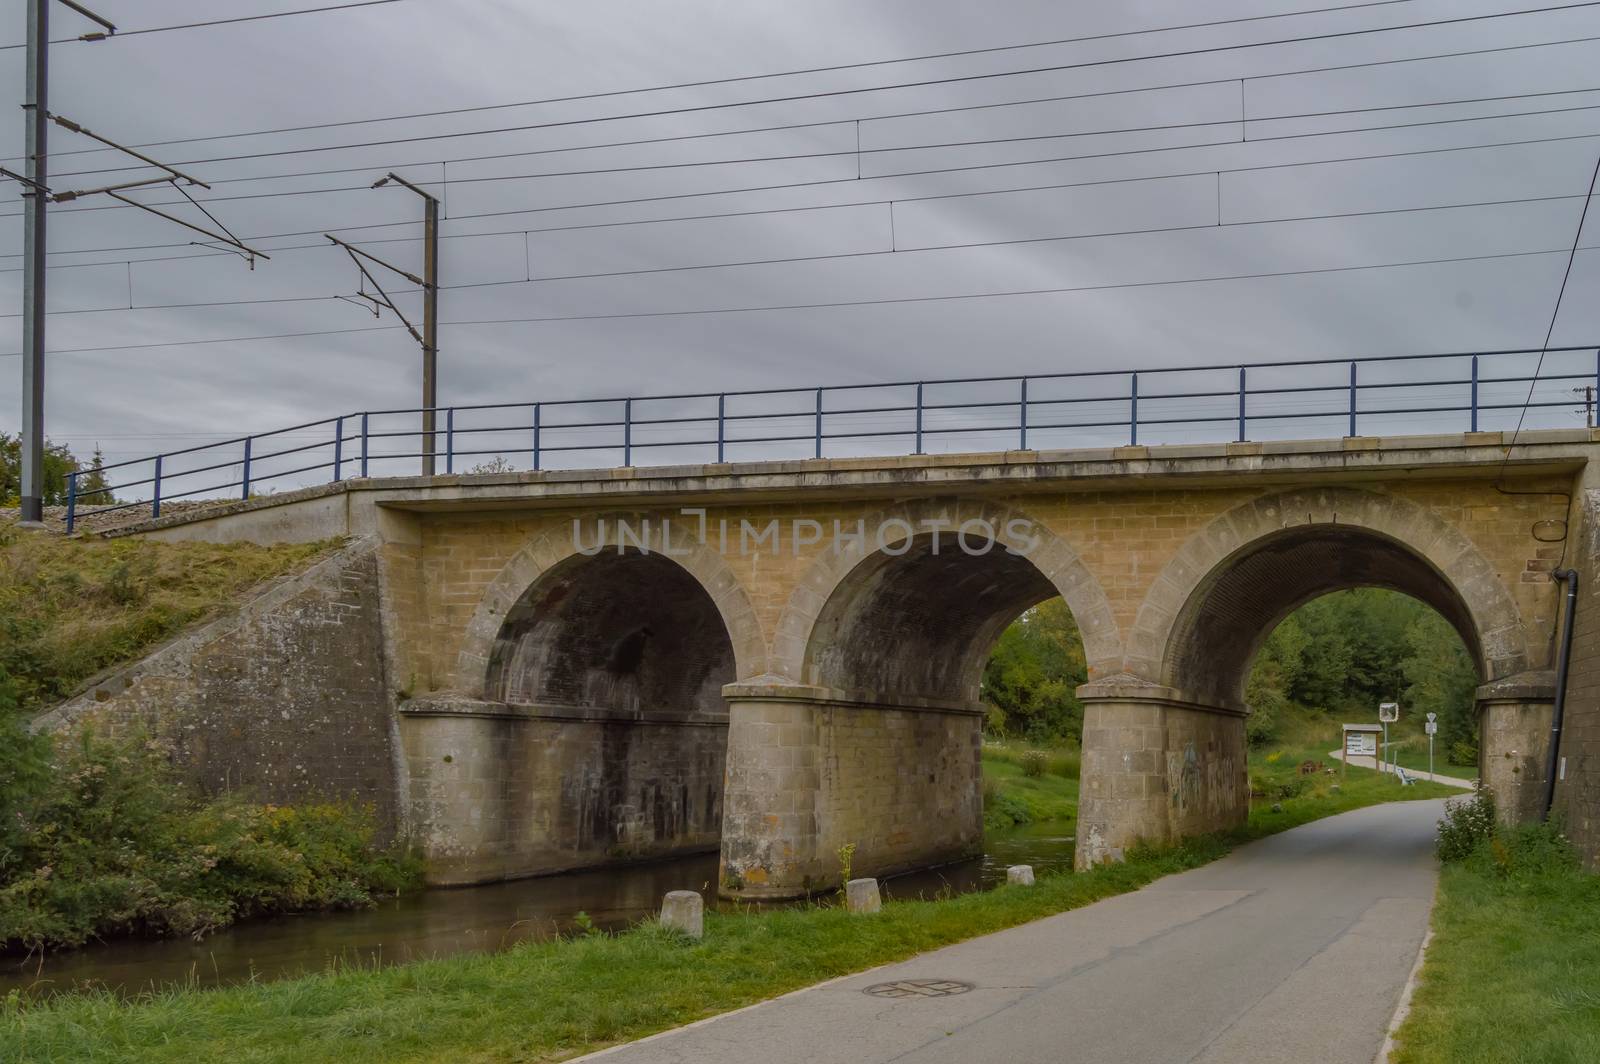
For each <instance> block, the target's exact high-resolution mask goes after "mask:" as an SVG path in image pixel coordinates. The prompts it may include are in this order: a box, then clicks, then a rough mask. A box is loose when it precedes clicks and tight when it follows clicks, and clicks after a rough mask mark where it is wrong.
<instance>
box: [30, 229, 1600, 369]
mask: <svg viewBox="0 0 1600 1064" xmlns="http://www.w3.org/2000/svg"><path fill="white" fill-rule="evenodd" d="M1569 250H1570V249H1569V248H1566V247H1559V248H1549V249H1546V250H1542V251H1509V252H1495V253H1489V254H1482V255H1457V256H1451V257H1448V258H1434V259H1410V260H1405V261H1400V262H1375V263H1365V264H1360V265H1354V266H1320V267H1312V268H1307V269H1299V270H1272V271H1263V272H1256V273H1236V274H1224V275H1217V276H1210V277H1176V278H1168V279H1166V280H1160V281H1117V282H1110V283H1105V284H1092V285H1074V286H1068V287H1061V288H1023V289H1010V290H1006V291H999V292H959V293H950V294H946V295H934V296H894V297H888V298H881V299H850V300H832V301H829V302H820V303H783V304H769V305H765V306H754V307H704V308H697V309H689V310H649V311H624V312H619V313H610V314H556V315H546V316H539V317H528V318H479V319H468V320H460V321H447V322H441V323H440V324H441V325H445V326H451V327H454V326H469V325H529V324H538V323H544V322H570V321H615V320H620V319H629V318H681V317H694V316H701V315H711V314H765V313H773V312H778V311H790V310H827V309H834V308H842V307H873V306H889V305H892V304H916V303H945V302H955V301H960V300H977V299H1010V298H1020V297H1027V296H1043V295H1063V294H1069V293H1074V292H1100V291H1108V290H1112V289H1134V288H1159V287H1169V286H1174V285H1185V284H1217V283H1224V282H1232V281H1255V280H1266V279H1271V278H1278V277H1307V276H1315V275H1323V274H1336V273H1355V272H1359V271H1363V270H1391V269H1403V268H1409V267H1416V266H1437V265H1446V264H1453V263H1465V262H1489V261H1496V260H1505V259H1526V258H1535V257H1538V256H1541V255H1564V254H1568V253H1569ZM1578 250H1579V251H1593V250H1600V245H1594V246H1582V247H1579V248H1578ZM381 328H382V327H373V326H369V327H368V328H367V329H364V330H350V331H357V332H360V331H369V332H375V331H379V330H380V329H381ZM389 328H391V329H399V328H400V326H398V325H396V326H390V327H389ZM334 331H344V330H334ZM285 335H308V336H309V335H323V334H317V333H303V334H285ZM278 338H279V337H278V336H265V337H236V338H231V339H221V340H182V341H176V342H175V343H174V344H172V345H165V344H163V345H161V346H177V345H178V344H186V345H200V344H209V343H236V342H240V341H243V340H251V339H278ZM141 346H143V345H123V346H119V347H102V348H93V349H88V348H85V349H83V350H96V351H117V350H125V349H134V348H136V347H141ZM54 353H56V352H47V354H54ZM19 357H21V352H20V351H5V352H0V358H19Z"/></svg>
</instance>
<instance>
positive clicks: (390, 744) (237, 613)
mask: <svg viewBox="0 0 1600 1064" xmlns="http://www.w3.org/2000/svg"><path fill="white" fill-rule="evenodd" d="M377 547H378V544H377V541H376V540H374V539H363V540H360V541H358V542H355V543H352V544H350V545H348V546H346V547H344V548H343V549H341V550H339V551H338V552H336V553H335V554H333V555H332V556H330V557H327V558H323V559H322V560H320V561H318V562H315V563H313V564H312V565H311V566H310V568H308V569H306V570H305V571H303V572H301V573H298V574H296V575H293V576H289V577H284V578H282V579H280V580H278V581H276V582H274V583H272V584H270V585H269V586H268V587H266V588H265V589H263V590H260V591H258V592H256V593H254V594H253V596H252V597H251V598H250V599H249V600H247V601H246V602H244V603H242V604H240V605H239V606H238V607H237V608H236V609H235V610H234V611H233V612H231V613H229V614H227V615H226V616H223V617H221V618H219V619H217V620H215V621H212V622H210V623H208V624H205V625H203V626H202V627H200V628H198V629H195V630H194V631H191V632H188V633H186V634H184V635H182V636H180V637H178V638H177V639H175V640H173V641H172V642H170V643H168V644H167V645H165V646H163V647H161V648H160V649H158V650H156V651H154V652H152V653H151V654H150V655H148V656H147V657H145V658H144V659H143V660H142V661H140V662H138V663H136V664H134V665H132V666H130V667H128V668H125V669H122V670H119V671H116V672H113V673H111V674H109V675H107V676H104V677H102V678H101V679H100V680H99V681H98V682H97V683H95V684H94V685H92V686H91V687H90V688H89V689H88V690H87V691H85V692H84V693H83V694H81V695H79V696H78V697H76V698H74V699H71V700H70V701H68V702H66V703H63V704H62V705H61V706H59V707H57V708H56V709H54V710H52V711H51V712H49V713H47V714H45V715H43V716H42V717H40V718H38V720H37V721H36V723H35V727H39V728H44V729H47V730H58V729H64V728H69V727H73V726H92V727H93V728H95V729H96V730H97V731H99V732H100V733H101V734H106V735H112V736H126V735H131V734H135V733H139V734H146V735H149V736H151V737H153V738H155V739H157V740H159V741H160V742H162V743H163V744H165V745H167V746H168V747H170V748H171V749H172V751H173V758H174V761H175V763H176V764H177V766H178V768H179V770H180V773H181V775H182V776H183V777H184V778H185V779H186V780H187V781H188V782H190V783H192V784H194V785H197V786H198V787H199V788H200V789H201V790H202V791H204V792H206V793H209V794H221V793H224V792H238V793H242V794H246V795H249V796H251V797H252V798H255V799H258V800H261V801H268V802H295V801H306V800H315V799H319V798H326V799H341V800H350V801H355V802H358V803H361V804H366V805H370V806H371V807H372V809H373V811H374V813H375V815H376V818H377V821H378V824H379V827H380V830H381V831H382V832H383V834H384V835H385V837H393V835H394V834H395V832H396V830H397V829H398V827H399V817H398V808H397V805H398V803H397V801H396V798H397V793H398V792H397V786H396V784H397V780H396V774H395V749H394V714H393V711H392V704H391V701H390V698H389V692H388V684H387V682H386V677H385V675H384V639H383V629H382V625H381V623H380V618H379V609H378V601H379V597H378V566H377V553H376V552H377Z"/></svg>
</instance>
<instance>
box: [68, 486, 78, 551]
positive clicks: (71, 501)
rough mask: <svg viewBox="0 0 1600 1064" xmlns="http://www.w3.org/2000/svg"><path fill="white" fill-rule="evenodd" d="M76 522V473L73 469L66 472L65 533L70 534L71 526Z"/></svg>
mask: <svg viewBox="0 0 1600 1064" xmlns="http://www.w3.org/2000/svg"><path fill="white" fill-rule="evenodd" d="M77 523H78V474H77V471H76V470H74V471H73V472H71V473H68V474H67V534H68V535H69V536H70V535H71V534H72V526H73V525H75V524H77Z"/></svg>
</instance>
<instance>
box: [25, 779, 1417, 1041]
mask: <svg viewBox="0 0 1600 1064" xmlns="http://www.w3.org/2000/svg"><path fill="white" fill-rule="evenodd" d="M1289 760H1290V757H1288V756H1286V757H1284V758H1280V759H1279V760H1278V762H1275V763H1273V764H1272V765H1264V767H1263V769H1262V771H1263V772H1264V773H1267V774H1269V775H1272V776H1274V777H1276V776H1277V775H1279V774H1282V772H1283V770H1282V769H1280V768H1279V767H1278V766H1279V764H1280V763H1282V764H1287V763H1288V762H1289ZM1296 763H1297V762H1296ZM1285 778H1287V777H1285ZM1008 785H1009V784H1008ZM1438 793H1444V791H1443V789H1442V788H1441V789H1440V790H1439V792H1438ZM1433 796H1435V794H1434V792H1432V791H1431V790H1430V789H1428V788H1426V787H1423V786H1418V787H1408V788H1404V789H1402V788H1400V787H1398V786H1396V785H1395V784H1394V782H1393V781H1392V780H1387V779H1380V778H1378V777H1377V776H1376V775H1375V774H1374V773H1372V772H1370V771H1364V770H1361V769H1352V770H1351V771H1350V774H1349V776H1348V777H1347V779H1346V781H1345V783H1344V784H1343V786H1341V787H1340V788H1339V790H1338V791H1334V790H1332V789H1331V785H1330V783H1328V782H1321V783H1320V785H1319V786H1318V787H1315V788H1313V789H1311V790H1310V791H1308V793H1307V794H1305V795H1303V796H1301V797H1298V798H1289V799H1284V800H1282V801H1279V802H1275V803H1272V804H1271V805H1268V804H1266V803H1261V804H1260V805H1259V806H1258V808H1256V809H1255V810H1253V811H1252V813H1251V815H1250V819H1249V823H1248V824H1247V825H1246V826H1245V827H1244V828H1242V829H1241V830H1239V831H1237V832H1234V833H1231V834H1229V835H1227V836H1207V837H1204V838H1197V839H1190V840H1187V841H1185V842H1184V843H1182V844H1181V845H1179V846H1176V847H1173V848H1171V849H1166V850H1162V851H1140V852H1135V853H1134V854H1133V855H1132V856H1131V857H1130V859H1129V860H1128V861H1126V862H1124V863H1122V864H1117V865H1108V866H1105V867H1101V868H1096V869H1094V870H1092V871H1089V872H1083V873H1072V874H1061V875H1046V876H1042V877H1040V880H1039V883H1038V885H1037V886H1036V887H1033V888H1012V887H1002V888H1000V889H996V890H993V891H989V892H985V893H980V894H968V895H963V896H960V897H955V898H949V899H941V900H935V901H920V900H919V901H892V902H889V903H887V904H886V905H885V906H884V911H883V912H882V914H880V915H878V916H875V917H871V918H861V917H852V916H849V915H847V914H845V913H843V912H840V911H838V910H836V909H832V908H822V907H809V908H803V909H794V910H781V911H767V912H740V913H733V914H717V913H712V914H708V915H707V918H706V937H705V939H704V940H703V941H701V942H699V943H691V942H688V941H685V940H682V939H680V938H677V937H675V936H673V935H671V934H669V933H667V932H665V931H663V930H662V929H661V928H659V927H657V926H655V925H653V924H648V923H647V924H645V925H642V926H641V927H639V928H637V929H635V930H633V931H631V932H628V933H626V934H622V935H616V936H594V937H584V938H578V939H572V940H567V941H562V942H544V943H530V944H526V945H521V946H518V947H515V948H513V949H510V950H507V951H505V952H503V953H497V954H489V955H478V956H466V957H454V958H449V959H443V960H434V961H423V962H419V963H415V964H410V965H405V966H402V967H391V968H383V969H376V970H350V969H345V970H335V971H328V972H324V973H320V974H316V975H311V976H306V977H303V978H299V979H292V980H285V981H281V982H273V983H265V984H257V985H247V986H238V987H231V988H226V989H221V990H198V989H192V988H173V989H168V990H163V991H158V992H154V993H151V994H147V995H145V996H143V997H141V998H139V999H136V1000H134V1001H131V1002H124V1001H119V1000H117V999H116V998H114V997H113V996H111V995H109V994H105V993H84V994H71V995H61V996H59V997H55V998H50V999H46V1000H43V1001H40V1002H36V1003H24V1002H21V1001H18V1000H16V999H12V1000H10V1001H9V1002H5V1003H0V1060H6V1061H12V1060H15V1061H63V1062H65V1061H72V1062H75V1064H76V1062H109V1061H117V1062H119V1064H121V1062H129V1064H139V1062H151V1061H185V1062H187V1061H194V1060H217V1059H226V1060H228V1061H229V1062H230V1064H262V1062H277V1061H282V1062H299V1061H304V1060H312V1059H315V1060H335V1059H336V1060H339V1061H341V1064H364V1062H374V1064H376V1062H383V1064H392V1062H400V1061H452V1062H455V1061H486V1060H496V1061H499V1060H517V1061H545V1060H557V1059H561V1058H563V1057H567V1056H571V1055H574V1054H577V1053H579V1052H582V1051H587V1050H593V1049H597V1048H600V1047H601V1046H604V1045H607V1044H610V1043H614V1042H618V1041H624V1040H628V1039H633V1038H638V1037H642V1036H644V1035H647V1034H650V1033H652V1032H654V1031H659V1030H663V1029H665V1028H669V1027H675V1026H679V1025H681V1024H684V1023H688V1022H691V1021H693V1020H697V1019H700V1018H703V1017H705V1016H710V1015H713V1014H715V1013H718V1012H723V1011H726V1010H728V1009H733V1008H738V1007H740V1006H742V1005H747V1004H751V1003H753V1002H756V1001H760V1000H763V999H765V998H770V997H773V996H774V995H777V994H781V993H784V992H786V991H789V990H793V989H796V988H799V987H802V986H807V985H810V984H812V983H815V982H818V981H820V980H824V979H828V978H831V977H833V976H837V975H843V974H846V973H849V972H854V971H860V970H861V969H863V968H868V967H871V966H873V965H877V964H883V963H886V962H889V961H894V960H899V959H902V958H905V957H908V956H911V955H912V954H915V953H919V952H923V951H925V950H929V949H935V948H937V947H939V946H944V945H948V944H950V943H952V942H959V941H961V940H963V939H968V938H972V937H974V936H977V935H982V934H986V933H988V932H992V931H999V930H1002V929H1004V928H1007V927H1013V926H1015V925H1017V924H1021V923H1025V922H1027V921H1030V920H1037V919H1039V918H1041V917H1044V916H1048V915H1051V914H1053V913H1057V912H1062V911H1065V910H1067V909H1073V908H1077V907H1079V906H1082V905H1087V904H1089V903H1091V902H1093V901H1097V900H1099V899H1101V898H1105V897H1109V896H1111V895H1113V894H1120V893H1123V892H1125V891H1129V890H1135V889H1137V888H1139V887H1141V886H1144V885H1145V884H1147V883H1150V882H1151V881H1153V880H1155V879H1157V878H1160V877H1161V876H1164V875H1168V874H1171V873H1173V872H1179V871H1182V870H1184V869H1188V868H1194V867H1197V866H1199V865H1202V864H1205V863H1207V862H1209V861H1212V860H1215V859H1216V858H1218V857H1221V856H1222V855H1223V854H1225V853H1227V852H1228V851H1229V850H1230V849H1231V848H1232V847H1233V846H1234V845H1236V844H1237V843H1239V842H1243V841H1247V840H1249V839H1253V838H1259V837H1261V836H1264V835H1270V834H1272V833H1274V832H1277V831H1282V830H1284V829H1286V828H1290V827H1294V826H1296V825H1299V824H1303V823H1307V822H1309V821H1312V820H1316V819H1319V818H1321V817H1324V816H1328V815H1331V814H1334V813H1340V812H1345V811H1347V810H1350V809H1356V808H1359V807H1361V806H1365V805H1371V804H1374V803H1376V802H1381V801H1389V800H1394V799H1400V798H1425V797H1433ZM1274 807H1275V808H1274Z"/></svg>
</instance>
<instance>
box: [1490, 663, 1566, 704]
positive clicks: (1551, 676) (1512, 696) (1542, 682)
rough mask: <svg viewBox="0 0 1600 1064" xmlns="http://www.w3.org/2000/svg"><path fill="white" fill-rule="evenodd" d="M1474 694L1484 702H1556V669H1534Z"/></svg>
mask: <svg viewBox="0 0 1600 1064" xmlns="http://www.w3.org/2000/svg"><path fill="white" fill-rule="evenodd" d="M1474 694H1475V695H1476V696H1477V700H1478V702H1480V703H1483V702H1551V703H1553V702H1555V700H1556V673H1555V670H1554V669H1533V670H1530V671H1528V672H1519V673H1517V674H1516V675H1515V676H1506V677H1504V678H1502V679H1499V680H1494V681H1492V682H1490V683H1486V684H1483V685H1482V686H1480V687H1479V688H1478V689H1477V690H1476V691H1475V692H1474Z"/></svg>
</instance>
